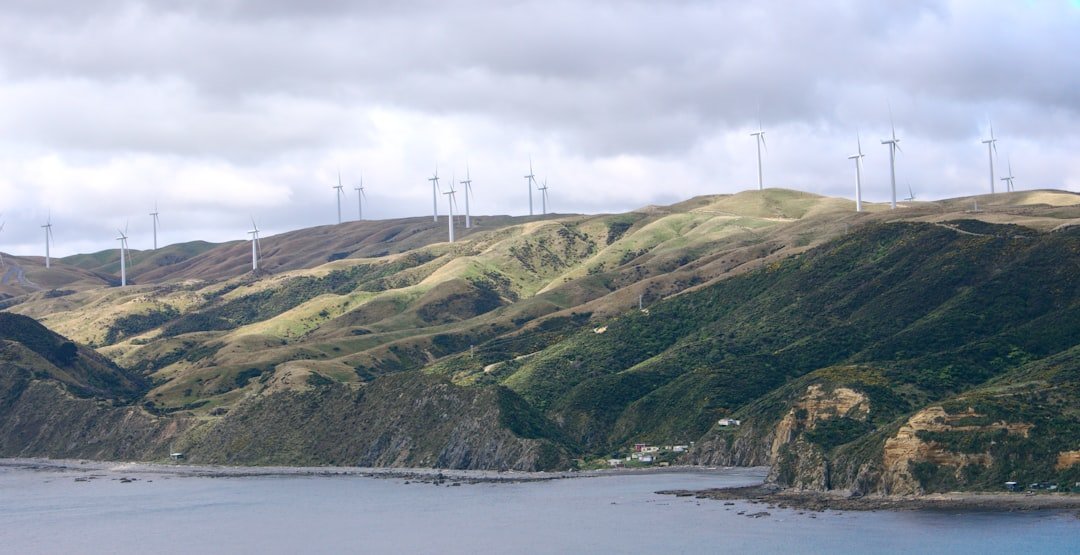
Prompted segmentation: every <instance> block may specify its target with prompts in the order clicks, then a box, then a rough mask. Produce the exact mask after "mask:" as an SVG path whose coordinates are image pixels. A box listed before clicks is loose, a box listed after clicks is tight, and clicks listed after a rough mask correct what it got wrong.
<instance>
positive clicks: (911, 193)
mask: <svg viewBox="0 0 1080 555" xmlns="http://www.w3.org/2000/svg"><path fill="white" fill-rule="evenodd" d="M907 193H908V197H907V198H906V199H904V200H906V201H913V200H915V191H912V190H911V182H910V181H909V182H908V184H907Z"/></svg>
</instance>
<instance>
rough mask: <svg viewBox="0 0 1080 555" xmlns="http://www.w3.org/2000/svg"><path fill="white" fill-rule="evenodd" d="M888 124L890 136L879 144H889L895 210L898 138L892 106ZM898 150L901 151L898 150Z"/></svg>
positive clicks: (890, 173) (894, 206)
mask: <svg viewBox="0 0 1080 555" xmlns="http://www.w3.org/2000/svg"><path fill="white" fill-rule="evenodd" d="M889 126H890V127H891V128H892V138H891V139H882V141H881V144H883V145H889V175H890V177H891V179H890V183H892V209H893V210H896V151H898V150H900V139H897V138H896V124H895V123H893V117H892V108H889ZM900 152H903V151H902V150H900Z"/></svg>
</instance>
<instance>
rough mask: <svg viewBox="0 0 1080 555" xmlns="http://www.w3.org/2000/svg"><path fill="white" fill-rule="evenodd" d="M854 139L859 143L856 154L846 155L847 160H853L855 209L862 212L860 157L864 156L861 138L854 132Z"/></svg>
mask: <svg viewBox="0 0 1080 555" xmlns="http://www.w3.org/2000/svg"><path fill="white" fill-rule="evenodd" d="M855 141H856V142H857V144H858V145H859V151H858V153H857V154H852V155H851V156H848V160H855V211H856V212H862V159H863V158H864V157H866V155H865V154H863V152H862V138H861V137H859V134H858V133H856V134H855Z"/></svg>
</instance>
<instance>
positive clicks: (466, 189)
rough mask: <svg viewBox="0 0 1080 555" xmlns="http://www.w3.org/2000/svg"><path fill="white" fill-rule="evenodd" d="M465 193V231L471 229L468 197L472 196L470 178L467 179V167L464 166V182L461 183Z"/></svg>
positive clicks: (466, 165)
mask: <svg viewBox="0 0 1080 555" xmlns="http://www.w3.org/2000/svg"><path fill="white" fill-rule="evenodd" d="M461 184H462V185H464V187H463V190H464V192H465V229H471V228H472V219H471V216H470V214H469V197H470V196H471V195H472V177H469V165H468V164H465V180H464V181H462V182H461Z"/></svg>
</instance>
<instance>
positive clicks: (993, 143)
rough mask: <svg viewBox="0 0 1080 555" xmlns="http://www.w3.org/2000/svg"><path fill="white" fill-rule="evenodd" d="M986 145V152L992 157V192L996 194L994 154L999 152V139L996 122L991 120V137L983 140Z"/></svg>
mask: <svg viewBox="0 0 1080 555" xmlns="http://www.w3.org/2000/svg"><path fill="white" fill-rule="evenodd" d="M982 144H984V145H986V154H987V156H988V157H989V159H990V194H991V195H992V194H994V193H995V192H996V191H995V190H994V155H995V154H997V139H995V138H994V122H993V121H991V122H990V138H989V139H986V140H984V141H983V142H982Z"/></svg>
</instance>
